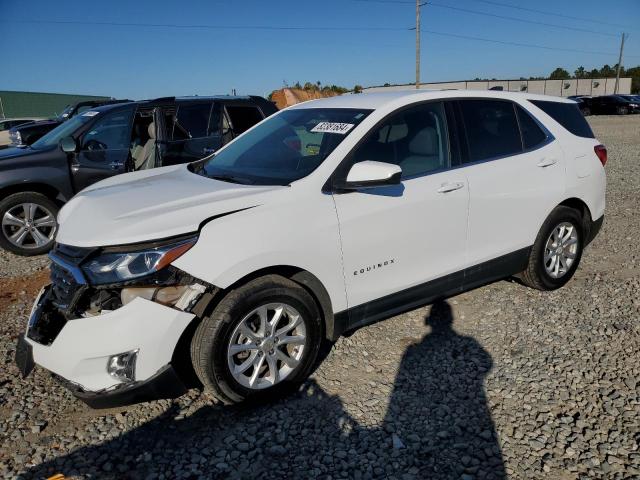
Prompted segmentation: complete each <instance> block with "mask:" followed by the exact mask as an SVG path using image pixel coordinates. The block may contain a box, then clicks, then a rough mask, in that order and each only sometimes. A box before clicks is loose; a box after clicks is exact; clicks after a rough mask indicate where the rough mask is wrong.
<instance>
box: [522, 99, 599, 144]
mask: <svg viewBox="0 0 640 480" xmlns="http://www.w3.org/2000/svg"><path fill="white" fill-rule="evenodd" d="M529 101H530V102H531V103H533V104H534V105H535V106H536V107H538V108H539V109H540V110H542V111H543V112H544V113H546V114H547V115H549V116H550V117H551V118H553V119H554V120H555V121H556V122H558V123H559V124H560V125H562V126H563V127H564V128H565V129H566V130H568V131H569V132H571V133H573V134H574V135H577V136H578V137H584V138H595V136H594V135H593V131H592V130H591V127H590V126H589V124H588V123H587V121H586V120H585V118H584V116H583V115H582V113H581V112H580V109H579V108H578V105H577V104H575V103H560V102H548V101H546V100H529ZM598 101H600V100H598Z"/></svg>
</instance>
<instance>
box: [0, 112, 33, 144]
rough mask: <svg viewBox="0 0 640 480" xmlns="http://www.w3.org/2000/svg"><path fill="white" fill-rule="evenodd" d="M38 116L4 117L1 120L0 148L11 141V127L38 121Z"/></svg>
mask: <svg viewBox="0 0 640 480" xmlns="http://www.w3.org/2000/svg"><path fill="white" fill-rule="evenodd" d="M36 120H37V119H36V118H3V119H2V120H0V148H3V147H5V146H6V145H9V144H10V143H11V139H10V138H9V129H10V128H13V127H17V126H18V125H24V124H25V123H30V122H34V121H36Z"/></svg>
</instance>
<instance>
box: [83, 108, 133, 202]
mask: <svg viewBox="0 0 640 480" xmlns="http://www.w3.org/2000/svg"><path fill="white" fill-rule="evenodd" d="M94 113H96V112H95V111H87V112H84V113H82V114H81V115H86V116H90V115H91V114H94ZM133 113H134V108H133V107H124V108H117V109H115V110H109V111H107V112H106V113H103V114H101V115H100V114H98V115H99V116H98V117H97V118H96V120H95V121H94V122H93V124H92V125H91V126H90V127H89V128H88V129H87V130H86V131H85V132H84V134H82V135H81V137H80V139H79V140H80V141H79V149H78V152H77V153H75V154H74V155H73V158H72V160H71V176H72V180H73V186H74V189H75V191H76V192H77V191H80V190H82V189H83V188H85V187H87V186H89V185H91V184H93V183H96V182H97V181H99V180H102V179H104V178H107V177H111V176H113V175H117V174H120V173H124V172H125V171H126V170H127V165H128V163H129V160H130V155H131V153H130V150H129V148H130V147H131V130H132V123H133Z"/></svg>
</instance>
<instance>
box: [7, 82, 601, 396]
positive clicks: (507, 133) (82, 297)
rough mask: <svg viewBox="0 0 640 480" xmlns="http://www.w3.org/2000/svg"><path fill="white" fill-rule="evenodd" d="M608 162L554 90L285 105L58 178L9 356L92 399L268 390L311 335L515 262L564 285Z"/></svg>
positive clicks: (294, 364) (302, 369)
mask: <svg viewBox="0 0 640 480" xmlns="http://www.w3.org/2000/svg"><path fill="white" fill-rule="evenodd" d="M606 160H607V154H606V149H605V148H604V147H603V146H602V145H600V144H599V143H598V141H597V140H596V139H595V138H594V135H593V133H592V131H591V129H590V128H589V125H588V124H587V122H586V121H585V119H584V117H583V116H582V115H581V114H580V112H579V110H578V108H577V107H576V105H575V103H574V102H571V101H568V100H565V99H560V98H556V97H545V96H538V95H529V94H520V93H507V92H488V91H487V92H473V91H440V92H437V91H422V90H419V91H416V92H392V93H374V94H362V95H346V96H340V97H333V98H329V99H322V100H317V101H311V102H305V103H302V104H298V105H295V106H293V107H291V108H288V109H286V110H283V111H281V112H280V113H277V114H275V115H273V116H272V117H270V118H268V119H267V120H265V121H264V122H262V123H260V124H259V125H257V126H256V127H254V128H253V129H252V130H250V131H248V132H247V133H245V134H244V135H242V136H240V137H239V138H237V139H236V140H234V141H233V142H231V143H229V144H228V145H226V146H225V147H224V148H222V149H221V150H220V151H218V152H217V153H216V155H214V156H211V157H207V158H205V159H203V160H200V161H197V162H194V163H191V164H189V165H176V166H171V167H165V168H160V169H155V170H145V171H141V172H135V173H131V174H129V175H126V176H121V177H116V178H111V179H107V180H104V181H102V182H100V183H98V184H95V185H93V186H91V187H89V188H88V189H86V190H85V191H83V192H82V193H80V194H78V195H76V197H75V198H74V199H73V200H71V201H70V202H69V203H68V204H67V205H66V206H65V207H64V208H63V209H62V211H61V212H60V217H59V221H60V230H59V232H58V237H57V243H56V246H55V249H54V250H53V252H52V254H51V259H52V263H51V272H52V277H51V278H52V284H51V285H49V286H47V287H45V288H44V290H43V291H42V293H41V294H40V295H39V296H38V298H37V300H36V302H35V306H34V309H33V314H32V315H31V318H30V320H29V322H28V326H27V331H26V336H25V335H21V336H20V340H19V344H18V347H17V363H18V366H19V368H20V369H21V371H22V372H23V374H24V375H26V374H28V373H29V372H30V371H31V369H32V368H33V366H34V362H35V364H38V365H40V366H42V367H44V368H45V369H47V370H50V371H52V372H53V373H54V374H55V375H56V377H57V378H59V379H61V381H62V382H63V383H64V384H65V385H67V386H68V387H69V388H71V390H72V391H73V393H74V394H75V395H76V396H77V397H79V398H81V399H82V400H84V401H85V402H87V403H88V404H89V405H91V406H93V407H107V406H116V405H122V404H128V403H134V402H139V401H145V400H150V399H152V398H161V397H175V396H179V395H180V394H182V393H183V392H185V389H186V387H188V386H191V385H197V383H190V380H189V379H190V378H191V377H192V375H191V374H193V372H195V374H196V375H197V378H198V379H199V382H201V384H202V385H204V386H205V387H206V388H207V389H209V390H210V391H211V392H213V393H214V394H215V395H216V396H217V397H218V398H220V399H221V400H222V401H223V402H226V403H234V402H240V401H242V400H244V399H247V398H253V399H255V400H260V399H264V397H265V396H267V395H271V394H279V393H282V392H283V391H286V390H287V389H288V388H289V387H291V386H295V385H296V384H298V383H300V382H302V381H303V380H304V379H305V377H306V376H307V375H308V374H309V372H310V371H311V369H312V368H313V366H314V363H315V362H316V359H317V357H318V351H319V349H320V344H321V342H322V341H323V339H330V340H336V339H337V338H338V337H339V336H340V335H341V334H343V333H345V332H351V331H353V330H354V329H357V328H359V327H362V326H364V325H367V324H370V323H372V322H375V321H378V320H382V319H385V318H388V317H391V316H393V315H396V314H398V313H400V312H402V311H406V310H409V309H412V308H416V307H419V306H421V305H425V304H427V303H429V302H431V301H433V300H434V299H437V298H442V297H446V296H450V295H455V294H458V293H460V292H462V291H465V290H469V289H472V288H475V287H478V286H480V285H483V284H485V283H488V282H491V281H494V280H497V279H501V278H504V277H508V276H510V275H514V274H518V275H520V277H521V279H522V281H523V282H524V283H525V284H526V285H529V286H531V287H534V288H537V289H540V290H553V289H557V288H560V287H562V286H563V285H564V284H565V283H567V282H568V281H569V279H570V278H571V277H572V275H573V274H574V272H575V271H576V269H577V267H578V264H579V262H580V258H581V256H582V253H583V249H584V248H585V246H586V245H587V244H588V243H589V242H590V241H591V239H592V238H593V237H594V236H595V235H596V234H597V232H598V230H599V228H600V226H601V224H602V222H603V218H604V207H605V170H604V164H605V162H606ZM347 363H348V362H347Z"/></svg>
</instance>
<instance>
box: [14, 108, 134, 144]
mask: <svg viewBox="0 0 640 480" xmlns="http://www.w3.org/2000/svg"><path fill="white" fill-rule="evenodd" d="M130 101H131V100H114V99H112V100H89V101H86V102H79V103H76V104H75V105H67V106H66V107H65V108H64V110H63V111H62V113H61V114H60V115H58V116H56V117H54V118H49V119H46V120H38V121H33V122H31V123H29V124H23V125H20V126H16V127H14V128H12V129H11V130H10V131H9V136H10V138H11V145H13V146H16V147H23V146H26V145H31V144H32V143H33V142H35V141H36V140H38V139H40V138H41V137H42V136H43V135H45V134H46V133H48V132H50V131H51V130H53V129H54V128H56V127H57V126H58V125H60V124H61V123H62V122H65V121H67V120H69V119H70V118H72V117H75V116H76V115H78V114H79V113H82V112H86V111H87V110H89V109H91V108H95V107H99V106H101V105H111V104H113V103H124V102H130Z"/></svg>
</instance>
